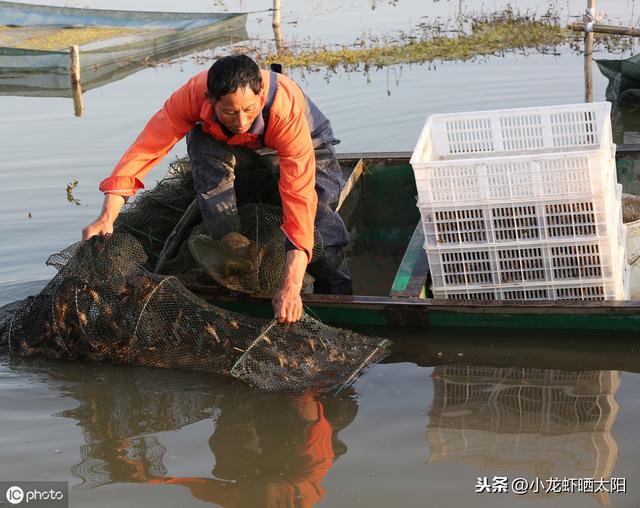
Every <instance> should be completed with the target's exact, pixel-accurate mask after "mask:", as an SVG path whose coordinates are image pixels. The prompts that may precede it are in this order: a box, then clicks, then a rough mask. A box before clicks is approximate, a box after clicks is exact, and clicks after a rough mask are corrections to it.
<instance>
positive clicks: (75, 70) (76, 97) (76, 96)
mask: <svg viewBox="0 0 640 508" xmlns="http://www.w3.org/2000/svg"><path fill="white" fill-rule="evenodd" d="M69 54H70V58H71V63H70V66H69V69H70V71H71V90H72V92H73V110H74V112H75V115H76V116H82V115H83V114H84V103H83V101H82V83H81V82H80V49H79V48H78V46H71V47H70V48H69Z"/></svg>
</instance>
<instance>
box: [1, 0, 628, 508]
mask: <svg viewBox="0 0 640 508" xmlns="http://www.w3.org/2000/svg"><path fill="white" fill-rule="evenodd" d="M40 3H44V4H48V5H55V4H56V3H57V2H54V1H52V0H47V1H45V0H41V2H40ZM283 4H284V5H283V12H282V31H283V36H284V37H285V39H286V40H289V41H296V40H297V41H310V42H312V43H319V44H335V43H344V44H348V43H353V42H354V41H355V40H356V39H358V38H359V37H363V36H365V37H367V36H380V35H387V34H394V33H398V32H400V31H409V30H411V29H413V28H415V27H416V26H417V25H418V24H419V23H424V22H426V21H433V20H436V19H438V18H439V19H441V20H451V19H455V18H456V16H458V15H459V13H460V12H461V11H462V12H463V13H472V12H480V11H483V12H491V11H500V10H503V9H505V8H506V7H507V4H506V2H502V1H500V0H492V1H491V2H480V1H477V2H473V1H469V0H460V1H457V0H456V1H453V0H449V1H445V0H441V1H431V0H386V1H382V0H352V1H344V2H343V1H338V0H304V1H303V0H301V1H298V2H295V3H294V2H288V1H287V0H284V1H283ZM509 4H510V5H511V6H512V7H513V9H515V10H517V11H519V12H523V13H526V12H530V13H537V14H544V12H546V11H547V9H549V8H551V9H552V10H553V11H554V12H555V13H556V14H557V15H558V17H559V19H560V20H561V22H562V23H566V22H568V21H571V20H573V19H575V18H573V17H572V16H581V14H582V12H583V11H584V8H585V2H584V1H583V0H563V1H553V0H552V1H549V2H537V1H535V0H522V1H512V2H509ZM65 5H67V6H72V7H90V8H109V9H119V8H121V9H138V10H145V9H148V8H149V3H148V2H145V1H143V0H84V1H68V2H65ZM271 5H272V2H271V1H268V0H256V1H247V0H244V1H243V0H226V1H225V0H216V1H205V0H185V1H183V2H181V3H180V6H179V7H180V10H183V11H198V12H207V11H209V12H210V11H223V10H226V11H229V12H238V11H250V12H251V14H250V15H249V17H248V23H247V32H248V34H249V37H250V38H251V42H253V43H259V42H260V41H261V40H265V39H269V40H270V39H272V38H273V32H272V28H271V14H270V12H267V11H266V9H268V8H270V7H271ZM598 8H599V9H600V8H603V9H605V10H606V11H607V16H608V20H609V21H610V23H611V24H624V25H627V24H636V25H637V24H638V18H639V17H640V4H638V3H637V2H635V1H633V0H616V1H608V2H604V1H601V2H598ZM153 9H154V10H158V11H163V10H167V11H171V10H176V4H175V2H171V1H169V0H156V1H155V2H153ZM636 50H637V47H636ZM218 53H219V50H212V51H206V52H204V53H201V54H200V55H199V57H198V58H193V57H183V58H179V59H177V60H176V61H173V62H171V63H163V64H161V65H158V66H156V67H149V68H146V69H144V70H141V71H139V72H137V73H135V74H133V75H130V76H128V77H126V78H125V79H122V80H119V81H115V82H113V83H110V84H108V85H105V86H102V87H100V88H96V89H93V90H90V91H89V92H87V93H86V94H85V96H84V103H85V115H84V116H83V117H79V118H78V117H75V116H74V115H73V104H72V101H71V100H70V99H66V98H43V97H39V98H33V97H14V96H8V95H7V96H0V132H1V133H2V139H3V142H2V143H1V144H0V161H2V162H0V188H1V189H2V191H1V196H2V199H0V216H1V217H2V220H1V221H0V238H1V239H2V242H1V243H0V305H2V304H6V303H9V302H12V301H15V300H17V299H20V298H24V297H25V296H27V295H31V294H34V293H37V292H38V291H39V290H40V289H41V288H42V287H43V286H44V284H45V283H46V282H47V281H48V280H49V279H50V278H51V277H52V275H53V273H54V272H53V269H51V268H49V267H46V266H45V265H44V261H45V260H46V258H47V256H48V255H49V254H51V253H54V252H57V251H59V250H60V249H62V248H64V247H66V246H67V245H69V244H71V243H73V242H75V241H77V240H79V239H80V234H81V230H82V228H83V227H84V226H85V225H86V224H87V223H89V222H90V221H91V220H92V219H93V218H95V217H96V215H97V214H98V212H99V207H100V204H101V201H102V195H101V193H99V191H98V189H97V186H98V183H99V182H100V181H101V180H102V179H103V178H104V177H105V176H107V175H108V174H109V173H110V171H111V169H112V168H113V166H114V165H115V163H116V162H117V161H118V159H119V157H120V156H121V155H122V153H123V152H124V150H125V149H126V148H127V147H128V145H129V144H130V143H131V142H132V141H133V139H134V138H135V137H136V136H137V134H138V133H139V131H140V130H141V129H142V127H143V126H144V124H145V122H146V121H147V119H148V118H149V117H150V116H151V115H152V114H153V113H154V112H155V111H156V110H157V109H158V108H159V107H161V105H162V103H163V101H164V100H165V99H166V98H167V97H168V96H169V95H170V93H171V92H173V91H174V90H175V89H177V88H178V87H180V86H181V85H182V84H183V83H184V82H185V81H187V79H189V78H190V77H191V76H192V75H194V74H195V73H197V72H199V71H202V70H204V69H206V68H207V67H208V65H209V62H210V59H211V58H212V57H213V56H214V55H215V54H218ZM628 55H629V53H624V54H622V55H618V54H615V55H611V54H608V53H605V52H604V51H599V52H597V53H596V54H595V55H594V56H595V57H596V58H605V57H608V58H619V57H624V56H628ZM583 65H584V62H583V58H582V55H580V54H579V53H577V52H575V51H573V50H571V49H569V48H567V47H561V48H558V50H557V51H554V52H552V53H551V54H544V53H542V52H538V51H517V52H514V53H507V54H504V55H499V56H491V57H482V58H477V59H474V60H471V61H466V62H435V63H431V64H422V65H420V64H414V65H394V66H390V67H384V68H381V69H370V70H369V71H368V72H367V73H363V72H345V71H343V70H338V71H337V72H332V73H329V72H327V71H326V70H319V71H309V70H306V71H302V70H295V69H294V70H292V71H291V72H290V75H291V76H292V77H293V78H294V79H296V80H298V82H299V83H300V84H301V86H302V87H303V88H304V90H305V92H306V93H307V94H308V95H309V96H310V97H312V98H313V100H314V101H315V102H316V103H317V104H318V105H319V106H320V107H321V109H322V110H323V111H324V112H325V113H326V114H327V116H329V118H330V119H331V121H332V124H333V127H334V130H335V132H336V134H337V136H338V137H339V138H340V139H341V140H342V143H341V144H340V145H339V146H338V149H339V151H342V152H357V151H362V152H367V151H411V150H412V149H413V146H414V144H415V142H416V140H417V137H418V134H419V132H420V129H421V127H422V124H423V123H424V121H425V119H426V117H427V115H429V114H431V113H440V112H457V111H468V110H478V109H494V108H512V107H521V106H538V105H551V104H562V103H577V102H582V101H583V100H584V73H583ZM593 79H594V100H604V94H605V88H606V85H607V81H606V79H605V78H604V77H602V76H601V75H600V74H599V72H598V71H597V69H594V75H593ZM635 120H637V119H635ZM629 136H630V137H627V139H618V140H617V141H618V142H622V141H626V142H632V141H633V140H634V139H635V138H634V137H633V136H634V134H633V133H631V134H629ZM184 153H185V145H184V142H180V143H178V144H177V145H176V147H175V148H174V150H173V151H172V152H171V153H170V154H169V156H168V157H167V158H166V160H165V161H164V162H163V163H161V165H160V166H159V167H158V168H156V169H155V170H154V172H152V173H151V174H150V175H149V176H148V177H147V179H146V184H147V187H150V186H152V185H153V183H154V182H155V181H156V180H157V179H160V178H161V177H162V175H163V174H164V172H165V171H166V169H167V167H168V163H169V162H170V161H172V160H174V159H175V158H176V157H180V156H182V155H184ZM75 180H77V182H78V184H77V186H76V187H75V188H74V189H73V196H74V198H75V200H76V202H69V201H68V200H67V195H66V188H67V185H68V184H69V183H71V182H74V181H75ZM369 332H370V333H374V334H382V335H384V336H385V337H388V338H390V339H392V340H393V341H394V342H395V349H394V353H393V355H392V356H391V357H390V358H389V359H387V360H386V361H385V362H384V363H382V364H379V365H376V366H374V367H372V368H371V369H370V370H368V371H367V372H366V373H365V374H364V376H362V377H361V378H360V379H359V380H358V381H357V382H356V383H355V385H354V386H353V387H352V388H351V389H349V390H348V391H347V392H343V393H341V394H340V395H339V396H337V397H328V396H323V397H319V396H312V395H307V396H293V395H284V394H264V393H258V392H255V391H252V390H249V389H247V388H245V387H243V386H239V385H237V384H234V383H230V382H228V381H226V380H220V379H215V378H212V377H211V376H210V375H204V374H201V373H193V372H178V371H162V370H159V371H158V370H152V369H143V368H131V367H116V366H110V365H96V364H87V363H64V362H53V361H44V360H28V361H27V360H15V359H13V360H12V359H9V358H7V357H6V356H0V394H1V395H0V404H1V405H0V407H1V408H2V413H1V415H0V428H1V429H2V433H1V434H0V444H1V445H2V454H1V457H2V460H1V461H0V477H2V479H4V480H16V481H25V480H60V481H67V482H69V485H70V505H69V506H72V507H73V506H83V507H84V506H90V507H100V506H114V505H115V506H206V505H211V504H213V505H218V506H312V505H317V506H331V507H339V506H356V505H362V506H374V507H378V506H380V507H382V506H389V505H396V506H448V507H457V506H470V505H473V506H514V505H518V504H519V503H524V504H527V505H528V506H554V507H558V506H561V507H572V506H581V507H583V506H598V505H611V506H615V507H631V506H637V504H638V502H639V501H640V493H638V492H636V490H637V487H634V486H636V485H638V484H640V478H639V477H638V471H640V467H638V466H639V465H640V445H639V444H638V440H637V439H636V436H635V435H634V434H633V433H634V431H635V430H636V428H637V427H636V426H637V422H638V418H639V417H640V397H639V396H638V394H639V393H640V375H638V372H640V354H639V352H638V349H637V347H636V346H637V344H635V343H634V342H633V341H631V340H629V339H624V338H616V337H606V338H604V337H599V336H587V335H586V334H579V333H570V332H558V333H557V334H547V335H546V336H536V335H534V334H526V333H522V332H519V333H517V334H516V333H514V334H509V333H501V334H500V335H495V336H494V335H486V334H485V335H484V336H478V335H477V334H473V336H470V334H469V332H466V333H462V332H460V333H457V332H455V331H452V332H450V333H447V334H444V333H442V332H437V331H433V330H403V331H400V330H395V329H386V330H375V331H371V330H370V331H369ZM603 339H605V340H603ZM485 477H486V479H487V482H489V483H490V484H493V489H494V490H497V491H498V492H495V493H486V492H479V493H476V490H477V489H479V490H482V488H481V487H482V484H483V483H482V482H483V481H484V478H485ZM504 477H507V478H508V481H509V485H510V486H511V482H512V480H514V479H516V478H525V479H527V481H530V482H532V483H533V481H534V480H535V479H536V478H538V479H539V480H541V481H543V482H544V481H547V482H548V481H549V479H550V478H560V479H563V478H567V479H570V478H575V479H582V478H597V479H599V478H600V477H606V478H609V477H613V478H614V479H616V482H615V485H614V483H611V482H610V483H609V484H608V485H607V489H608V490H613V489H612V487H616V489H617V490H621V489H620V484H621V480H617V479H624V480H626V494H623V493H615V492H609V493H607V492H605V491H604V490H603V486H602V485H601V486H600V487H601V488H600V491H599V492H595V490H596V489H593V490H594V491H593V492H591V493H577V492H574V493H571V492H562V491H561V492H554V491H551V492H549V493H545V492H544V488H542V489H541V490H542V491H543V492H538V493H537V494H536V493H534V492H530V493H527V494H526V495H521V496H520V495H516V494H514V493H513V492H511V489H509V492H508V493H500V492H499V491H500V487H499V484H500V482H502V479H503V478H504ZM496 478H497V480H496ZM547 485H549V483H547V484H545V485H544V486H547ZM576 485H577V483H576ZM582 485H583V486H584V482H583V484H582ZM569 488H570V487H567V489H569ZM561 490H562V489H561ZM531 491H533V488H531ZM574 491H577V486H576V487H575V488H574Z"/></svg>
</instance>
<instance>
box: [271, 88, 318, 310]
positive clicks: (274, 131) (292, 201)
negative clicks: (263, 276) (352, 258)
mask: <svg viewBox="0 0 640 508" xmlns="http://www.w3.org/2000/svg"><path fill="white" fill-rule="evenodd" d="M300 95H301V96H302V94H300ZM301 102H302V104H304V98H303V97H302V99H301ZM267 134H268V135H267V137H266V140H265V141H266V142H267V144H268V145H269V146H271V147H273V148H275V149H276V151H277V152H278V155H279V157H280V181H279V190H280V196H281V198H282V210H283V226H282V229H283V230H284V233H285V235H286V236H287V239H288V240H289V242H290V243H291V244H292V246H293V247H294V248H293V249H291V250H289V251H288V252H287V260H286V264H285V276H284V280H283V283H282V287H281V288H280V290H279V291H278V293H277V294H276V296H275V298H274V299H273V308H274V313H275V317H276V318H277V319H278V320H279V321H280V322H282V323H293V322H295V321H297V320H298V319H300V317H301V316H302V299H301V297H300V291H301V289H302V282H303V278H304V274H305V272H306V269H307V264H308V263H309V261H310V260H311V255H312V254H311V253H312V250H313V230H314V222H315V215H316V207H317V203H318V196H317V195H316V191H315V171H316V167H315V153H314V151H313V144H312V141H311V133H310V132H309V126H308V124H307V119H306V115H305V110H304V106H302V107H299V106H295V105H294V107H292V108H291V111H290V112H289V115H288V117H287V118H281V117H279V116H277V115H274V114H273V113H272V116H271V122H270V126H269V132H268V133H267Z"/></svg>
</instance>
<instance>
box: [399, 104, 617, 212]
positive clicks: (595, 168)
mask: <svg viewBox="0 0 640 508" xmlns="http://www.w3.org/2000/svg"><path fill="white" fill-rule="evenodd" d="M609 114H610V104H609V103H607V102H600V103H589V104H576V105H564V106H549V107H541V108H523V109H510V110H497V111H479V112H468V113H456V114H446V115H432V116H430V117H429V118H428V119H427V122H426V123H425V126H424V128H423V130H422V133H421V135H420V138H419V139H418V143H417V144H416V147H415V149H414V151H413V155H412V157H411V165H412V166H413V169H414V174H415V179H416V185H417V188H418V196H419V200H420V202H422V203H423V205H425V206H435V205H440V204H475V203H477V202H480V201H483V202H484V201H502V202H504V201H510V200H523V199H524V200H527V199H538V198H553V197H561V196H562V197H564V196H574V195H584V194H592V193H601V192H605V191H606V190H607V188H608V187H609V186H610V185H612V184H613V183H615V162H614V154H615V145H614V144H613V141H612V138H611V122H610V118H609Z"/></svg>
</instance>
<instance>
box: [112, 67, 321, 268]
mask: <svg viewBox="0 0 640 508" xmlns="http://www.w3.org/2000/svg"><path fill="white" fill-rule="evenodd" d="M207 72H208V71H203V72H201V73H199V74H197V75H196V76H194V77H193V78H191V79H190V80H189V81H188V82H187V83H186V84H185V85H184V86H182V87H181V88H180V89H178V90H177V91H176V92H174V93H173V94H172V95H171V97H169V99H168V100H167V101H166V102H165V104H164V106H163V107H162V109H161V110H160V111H158V112H157V113H156V114H155V115H153V117H152V118H151V120H149V122H148V123H147V125H146V127H145V128H144V130H143V131H142V133H140V135H139V136H138V138H137V139H136V140H135V141H134V142H133V144H132V145H131V146H130V147H129V149H128V150H127V151H126V152H125V154H124V155H123V156H122V159H120V162H118V164H117V166H116V167H115V169H114V170H113V172H112V173H111V176H110V177H109V178H107V179H105V180H103V181H102V182H101V183H100V190H101V191H103V192H105V193H111V194H119V195H121V196H132V195H134V194H135V193H136V192H137V191H138V190H139V189H143V188H144V184H143V183H142V179H143V178H144V176H145V175H146V174H147V173H148V172H149V171H150V170H151V169H152V168H153V167H154V166H155V165H156V164H158V162H160V160H161V159H162V158H163V157H164V156H165V155H167V153H168V152H169V150H171V148H173V146H174V145H175V144H176V143H177V142H178V141H179V140H180V139H182V138H183V137H184V136H185V135H186V134H187V133H188V132H189V131H190V130H191V129H192V128H193V127H194V126H195V124H196V122H201V123H202V129H203V131H204V132H207V133H209V134H210V135H211V136H213V137H214V138H215V139H217V140H219V141H226V142H227V143H229V144H232V145H242V146H246V147H247V148H251V149H256V148H260V147H261V146H262V142H261V140H260V136H259V135H258V134H252V133H244V134H236V135H234V136H231V137H229V136H227V135H225V134H224V132H223V130H222V126H221V125H220V123H218V122H217V121H216V120H214V114H213V113H214V112H213V106H212V105H211V103H210V102H209V101H208V100H207V98H206V97H205V91H206V89H207ZM269 79H270V74H269V72H268V71H262V105H263V106H264V102H265V99H266V97H267V94H268V91H269ZM306 113H307V105H306V102H305V96H304V94H303V93H302V90H300V87H298V85H297V84H296V83H295V82H294V81H292V80H291V79H289V78H287V77H286V76H283V75H278V85H277V89H276V94H275V97H274V100H273V105H272V107H271V112H270V116H269V124H268V126H267V132H266V133H265V134H264V143H265V145H266V146H268V147H269V148H272V149H274V150H275V151H277V152H278V155H279V157H280V183H279V190H280V196H281V197H282V208H283V226H282V229H283V230H284V233H285V234H286V236H287V238H289V240H290V241H291V242H292V243H293V244H294V245H295V246H296V247H298V248H300V249H302V250H304V251H305V252H306V254H307V258H308V259H309V260H311V251H312V249H313V224H314V221H315V214H316V207H317V202H318V197H317V195H316V192H315V153H314V151H313V143H312V140H311V133H310V132H309V125H308V121H307V116H306ZM258 118H259V119H261V116H260V115H259V116H258Z"/></svg>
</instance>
